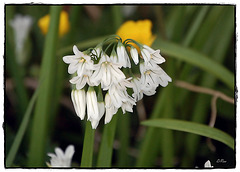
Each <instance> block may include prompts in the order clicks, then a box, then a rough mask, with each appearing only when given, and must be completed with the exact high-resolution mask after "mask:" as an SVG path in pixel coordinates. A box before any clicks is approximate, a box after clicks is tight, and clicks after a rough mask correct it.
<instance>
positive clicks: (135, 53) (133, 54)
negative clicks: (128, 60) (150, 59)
mask: <svg viewBox="0 0 240 172" xmlns="http://www.w3.org/2000/svg"><path fill="white" fill-rule="evenodd" d="M130 54H131V57H132V59H133V61H134V63H135V64H136V65H137V64H138V62H139V59H138V51H137V49H136V48H135V47H134V46H131V49H130Z"/></svg>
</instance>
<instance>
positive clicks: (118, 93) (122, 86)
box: [107, 79, 133, 108]
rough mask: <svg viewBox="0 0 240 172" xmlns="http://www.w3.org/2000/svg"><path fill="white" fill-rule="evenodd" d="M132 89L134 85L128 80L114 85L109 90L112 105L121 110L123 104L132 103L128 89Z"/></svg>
mask: <svg viewBox="0 0 240 172" xmlns="http://www.w3.org/2000/svg"><path fill="white" fill-rule="evenodd" d="M126 87H129V88H132V87H133V85H132V83H130V82H129V81H128V80H126V79H125V80H123V81H120V82H119V83H117V84H112V85H111V86H110V87H109V88H107V89H108V93H109V95H110V97H111V100H112V103H113V105H114V106H115V107H116V108H120V107H121V106H122V103H123V102H127V101H132V100H131V98H129V97H130V96H129V95H128V93H127V88H126Z"/></svg>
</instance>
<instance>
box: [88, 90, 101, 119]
mask: <svg viewBox="0 0 240 172" xmlns="http://www.w3.org/2000/svg"><path fill="white" fill-rule="evenodd" d="M87 114H88V120H89V121H92V120H99V111H98V103H97V95H96V92H95V90H94V88H93V87H88V91H87Z"/></svg>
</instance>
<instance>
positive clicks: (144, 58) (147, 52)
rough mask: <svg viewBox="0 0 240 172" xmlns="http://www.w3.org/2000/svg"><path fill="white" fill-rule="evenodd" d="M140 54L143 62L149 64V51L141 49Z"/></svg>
mask: <svg viewBox="0 0 240 172" xmlns="http://www.w3.org/2000/svg"><path fill="white" fill-rule="evenodd" d="M141 54H142V57H143V60H144V61H145V62H149V61H150V59H151V55H150V53H149V51H148V50H147V49H145V48H142V49H141Z"/></svg>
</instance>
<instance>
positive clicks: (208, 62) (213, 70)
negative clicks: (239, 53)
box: [154, 38, 234, 90]
mask: <svg viewBox="0 0 240 172" xmlns="http://www.w3.org/2000/svg"><path fill="white" fill-rule="evenodd" d="M154 45H155V46H154V47H158V48H159V47H160V49H161V52H162V53H163V54H165V55H168V56H171V57H174V58H176V59H179V60H183V61H185V62H187V63H190V64H192V65H194V66H197V67H199V68H201V69H202V70H204V71H206V72H209V73H210V74H212V75H214V76H216V77H217V78H218V79H219V80H221V81H222V82H223V83H225V84H226V85H227V86H228V87H229V88H231V89H232V90H233V89H234V75H233V73H232V72H230V71H229V70H228V69H226V68H225V67H224V66H222V65H220V64H219V63H217V62H215V61H213V60H212V59H211V58H209V57H207V56H206V55H203V54H201V53H199V52H197V51H194V50H192V49H189V48H185V47H183V46H180V45H177V44H175V43H172V42H169V41H165V40H162V39H160V38H158V39H156V41H155V43H154Z"/></svg>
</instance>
